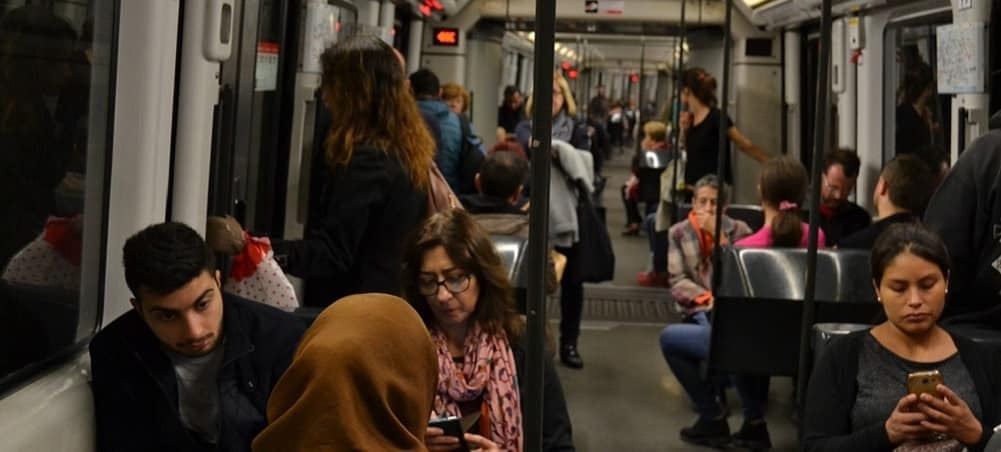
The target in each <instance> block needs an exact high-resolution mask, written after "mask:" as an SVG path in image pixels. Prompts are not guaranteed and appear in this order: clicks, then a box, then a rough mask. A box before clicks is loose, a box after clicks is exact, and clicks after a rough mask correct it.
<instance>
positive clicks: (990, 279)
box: [924, 130, 1001, 331]
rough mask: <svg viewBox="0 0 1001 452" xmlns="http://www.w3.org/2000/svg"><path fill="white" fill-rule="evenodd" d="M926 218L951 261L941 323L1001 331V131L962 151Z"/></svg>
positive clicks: (934, 196)
mask: <svg viewBox="0 0 1001 452" xmlns="http://www.w3.org/2000/svg"><path fill="white" fill-rule="evenodd" d="M924 221H925V225H926V226H927V227H928V229H929V230H931V231H932V232H935V233H936V234H938V235H939V237H941V238H942V241H944V242H945V245H946V247H947V248H948V249H949V257H950V259H951V260H952V271H951V272H950V274H949V293H948V294H946V303H945V311H944V312H943V313H942V324H943V325H944V326H946V327H947V328H953V329H954V327H955V326H956V325H961V327H962V328H964V329H966V328H969V329H978V328H984V329H991V330H994V331H1001V241H999V239H1001V131H999V130H994V131H990V132H988V133H987V134H986V135H984V136H982V137H980V138H977V139H976V141H974V142H973V143H971V144H970V145H969V146H968V147H967V148H966V150H965V151H963V153H962V155H961V156H960V158H959V160H957V161H956V164H955V166H953V168H952V170H951V171H950V172H949V174H948V175H947V176H946V177H945V180H943V181H942V184H941V185H939V187H938V190H937V191H936V192H935V194H934V195H932V197H931V201H929V202H928V209H927V210H926V211H925V216H924Z"/></svg>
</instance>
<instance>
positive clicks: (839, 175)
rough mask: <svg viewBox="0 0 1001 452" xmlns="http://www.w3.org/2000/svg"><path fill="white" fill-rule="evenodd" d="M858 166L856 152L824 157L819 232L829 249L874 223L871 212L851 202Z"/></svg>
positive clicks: (831, 154)
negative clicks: (821, 233) (822, 232)
mask: <svg viewBox="0 0 1001 452" xmlns="http://www.w3.org/2000/svg"><path fill="white" fill-rule="evenodd" d="M859 166H861V163H860V162H859V159H858V156H857V155H855V153H854V152H852V151H850V150H846V149H838V150H835V151H831V152H829V153H827V154H826V155H824V173H823V174H822V175H821V179H820V183H821V185H820V228H821V229H823V230H824V234H826V237H827V240H826V245H827V246H829V247H830V246H836V245H838V244H839V243H840V241H841V239H842V238H843V237H847V236H849V235H851V234H853V233H855V232H857V231H860V230H862V229H865V227H867V226H869V223H871V222H872V219H871V218H870V217H869V212H866V211H865V209H863V208H862V207H860V206H859V205H858V204H855V203H853V202H851V201H849V200H848V197H849V196H850V195H851V194H852V192H853V191H855V182H856V180H857V179H858V172H859Z"/></svg>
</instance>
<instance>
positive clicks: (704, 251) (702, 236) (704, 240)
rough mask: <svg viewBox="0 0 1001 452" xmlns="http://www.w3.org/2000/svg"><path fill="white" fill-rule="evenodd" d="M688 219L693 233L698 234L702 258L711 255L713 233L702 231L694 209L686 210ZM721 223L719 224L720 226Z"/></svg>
mask: <svg viewBox="0 0 1001 452" xmlns="http://www.w3.org/2000/svg"><path fill="white" fill-rule="evenodd" d="M688 221H689V222H691V223H692V228H693V229H695V234H697V235H698V236H699V255H700V256H702V258H703V259H705V258H708V257H709V256H712V253H713V235H712V234H710V233H708V232H706V231H703V230H702V226H699V216H698V215H696V213H695V211H694V210H692V211H689V212H688ZM722 226H723V225H722V224H720V227H722Z"/></svg>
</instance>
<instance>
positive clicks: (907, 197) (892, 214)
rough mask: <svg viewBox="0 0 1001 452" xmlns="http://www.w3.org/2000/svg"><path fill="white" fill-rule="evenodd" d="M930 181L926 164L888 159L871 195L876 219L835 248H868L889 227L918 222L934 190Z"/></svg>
mask: <svg viewBox="0 0 1001 452" xmlns="http://www.w3.org/2000/svg"><path fill="white" fill-rule="evenodd" d="M933 178H934V176H933V175H932V172H931V169H930V168H928V165H927V164H925V162H922V161H921V159H919V158H917V157H915V156H913V155H907V154H904V155H898V156H897V157H896V158H894V159H893V160H890V162H889V163H887V164H886V166H885V167H884V168H883V172H882V173H880V175H879V182H877V183H876V189H875V190H873V193H872V205H874V206H876V213H877V214H878V215H879V220H877V221H876V222H875V223H872V224H870V225H869V227H867V228H865V229H863V230H861V231H858V232H856V233H854V234H852V235H850V236H848V237H845V238H843V239H841V242H840V243H839V244H838V248H842V249H861V250H868V249H872V245H873V244H875V243H876V238H877V237H879V234H882V233H883V231H885V230H886V228H888V227H890V225H892V224H895V223H913V222H917V221H920V219H921V214H922V213H924V211H925V207H926V206H927V205H928V199H929V198H930V197H931V194H932V189H933V188H934V187H932V186H931V185H930V184H929V183H928V181H930V180H932V179H933Z"/></svg>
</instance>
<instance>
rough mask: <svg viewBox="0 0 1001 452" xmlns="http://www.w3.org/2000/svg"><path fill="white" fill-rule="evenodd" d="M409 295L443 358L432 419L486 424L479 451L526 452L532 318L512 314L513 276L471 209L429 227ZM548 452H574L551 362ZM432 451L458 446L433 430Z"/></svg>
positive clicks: (410, 263)
mask: <svg viewBox="0 0 1001 452" xmlns="http://www.w3.org/2000/svg"><path fill="white" fill-rule="evenodd" d="M404 259H405V260H404V264H403V293H404V295H405V298H406V299H407V300H408V301H409V302H410V304H411V305H412V306H413V307H414V309H415V310H417V313H419V314H420V315H421V318H423V319H424V323H425V325H427V327H428V330H429V331H430V332H431V340H432V342H433V343H434V348H435V352H436V354H437V356H438V388H437V391H436V392H435V399H434V406H433V408H434V410H433V412H432V413H431V417H432V418H439V417H446V416H457V417H460V418H471V417H475V416H479V419H478V420H477V421H476V423H475V424H474V425H473V426H472V427H471V429H470V430H471V431H472V433H466V434H465V438H464V439H465V442H466V443H467V444H468V445H469V446H470V447H472V448H480V449H483V450H485V451H493V450H502V451H505V452H520V451H521V450H523V445H524V425H523V422H522V420H523V416H522V408H523V407H524V403H523V394H522V393H521V391H522V390H523V389H524V386H523V385H522V384H519V382H521V381H524V378H525V370H526V366H527V364H526V363H525V347H524V335H525V333H524V330H525V320H524V319H523V318H522V317H521V316H520V315H519V314H518V312H517V311H516V310H515V307H514V294H513V291H512V289H511V283H510V281H509V280H508V277H507V269H505V268H504V264H503V263H502V262H501V258H500V256H499V255H498V254H497V251H496V250H495V249H494V245H493V243H492V242H491V241H490V238H489V236H488V235H487V233H486V231H485V230H484V229H483V228H481V227H480V226H479V225H478V224H477V223H476V222H475V220H473V218H472V216H470V215H469V214H468V213H466V212H465V211H463V210H452V211H448V212H444V213H440V214H436V215H434V216H432V217H431V218H429V219H427V220H426V221H425V222H424V223H423V225H421V227H420V228H419V229H418V230H417V234H416V236H415V238H414V240H413V241H411V242H410V243H409V244H408V245H407V248H406V252H405V253H404ZM544 373H545V374H544V375H545V387H544V388H543V398H544V400H543V412H542V418H543V419H542V450H543V451H545V452H556V451H560V452H572V451H573V450H574V445H573V438H572V436H571V427H570V416H569V414H568V413H567V407H566V400H565V399H564V397H563V388H562V387H561V386H560V380H559V376H558V375H557V374H556V370H555V367H554V366H553V363H552V360H551V359H546V362H545V369H544ZM424 442H425V443H426V444H427V447H428V449H429V450H430V451H432V452H437V451H451V450H457V449H459V447H460V441H459V438H458V437H456V436H449V435H446V434H445V432H444V431H443V429H441V428H437V427H429V428H428V429H427V434H426V435H425V438H424Z"/></svg>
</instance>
